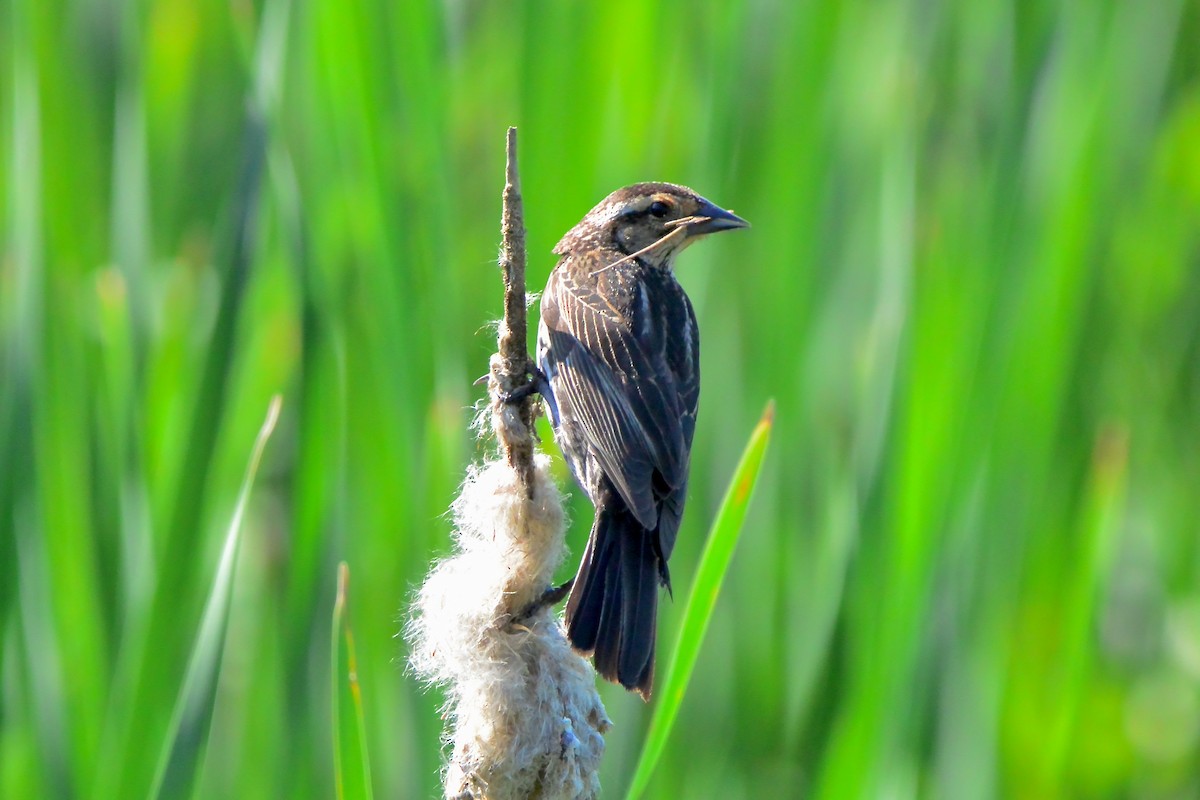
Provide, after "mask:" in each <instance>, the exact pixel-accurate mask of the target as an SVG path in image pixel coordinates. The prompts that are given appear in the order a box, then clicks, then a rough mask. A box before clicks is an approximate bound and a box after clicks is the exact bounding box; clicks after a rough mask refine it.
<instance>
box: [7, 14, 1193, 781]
mask: <svg viewBox="0 0 1200 800" xmlns="http://www.w3.org/2000/svg"><path fill="white" fill-rule="evenodd" d="M0 42H2V43H3V44H2V45H0V87H2V88H0V152H2V153H3V157H2V158H0V187H2V191H0V225H2V227H0V347H2V349H0V354H2V359H3V360H2V361H0V796H2V797H4V798H14V799H16V798H56V797H88V798H130V797H139V796H144V795H145V793H146V791H147V789H148V787H149V786H150V785H151V780H152V778H153V776H154V774H155V769H156V765H157V764H158V761H159V758H160V756H161V754H162V751H163V747H164V745H163V737H164V735H165V733H164V732H165V731H166V730H167V729H168V721H169V718H170V716H171V713H172V708H173V706H174V704H175V701H176V698H177V696H178V695H179V694H180V691H181V687H182V686H183V683H184V669H185V665H186V662H187V658H188V654H189V652H190V649H191V647H192V645H193V642H195V641H196V638H197V633H196V631H197V628H198V626H199V620H200V612H201V608H202V606H203V603H204V599H205V597H206V596H207V594H208V592H209V590H210V588H211V586H212V585H213V582H214V575H215V574H216V571H217V563H218V557H219V549H220V546H221V542H222V540H223V536H224V533H225V530H226V527H227V525H228V524H229V520H230V516H231V514H232V513H233V510H234V506H235V500H236V495H237V490H238V487H239V485H240V483H241V480H242V477H243V474H244V470H245V466H246V463H247V459H248V457H249V453H250V450H251V446H252V443H253V441H254V437H255V433H256V431H257V430H258V427H259V425H260V424H261V421H262V419H263V417H264V415H265V413H266V409H267V406H268V402H269V399H270V398H271V396H272V395H274V394H277V393H278V394H281V395H282V397H283V413H282V417H281V419H280V422H279V429H278V430H277V431H276V433H275V435H274V438H273V439H272V440H271V441H270V443H269V444H268V446H267V450H266V455H265V458H264V462H263V466H262V468H261V471H260V474H259V478H258V482H257V485H256V486H255V489H254V493H253V495H252V499H251V502H250V505H249V508H248V516H247V518H246V521H245V526H244V531H243V541H242V548H241V552H240V556H239V559H238V562H237V571H236V575H235V578H234V582H233V599H232V603H231V606H230V610H229V614H228V629H227V632H226V637H225V648H224V654H223V657H222V660H221V669H220V674H219V681H218V683H217V686H216V692H215V695H214V698H213V701H212V706H211V709H210V710H211V711H212V714H213V724H212V729H211V734H210V735H209V736H208V737H207V739H206V740H201V741H199V742H196V743H193V744H194V745H195V746H196V747H198V748H199V750H198V752H199V753H201V758H200V761H199V766H198V769H197V771H196V773H195V779H194V783H192V784H190V785H189V784H187V783H186V782H185V783H184V784H182V785H180V786H175V787H173V788H172V787H168V789H169V790H170V791H169V794H170V793H175V794H177V795H178V796H196V797H205V798H209V797H212V798H217V797H237V798H277V797H287V798H292V797H296V798H301V797H330V796H332V795H333V792H334V786H333V757H332V743H331V742H332V736H333V728H334V723H333V722H332V721H331V719H330V717H331V712H330V696H331V675H330V672H331V668H330V638H331V613H332V607H333V599H334V590H335V576H336V571H337V564H338V563H339V562H340V561H343V560H344V561H346V562H347V564H348V565H349V570H350V576H351V578H350V591H349V597H348V603H349V606H348V608H349V615H350V617H349V618H350V620H351V623H352V625H353V629H354V635H355V637H356V639H355V640H356V645H357V655H358V664H357V674H358V678H359V680H360V685H361V691H362V697H363V704H364V705H363V708H364V719H365V734H366V740H367V742H368V746H369V753H370V761H371V773H372V781H373V784H374V788H375V792H376V796H378V797H399V798H410V797H411V798H421V797H432V796H435V795H436V794H437V793H438V770H439V766H440V763H441V761H440V760H441V757H442V753H441V749H440V745H439V733H440V730H441V721H440V719H439V718H438V710H437V709H438V705H439V702H440V697H439V695H438V693H437V692H436V691H434V692H426V691H423V690H422V689H421V688H420V687H419V686H417V685H416V684H415V683H414V682H413V680H412V679H411V678H409V677H408V676H406V674H405V672H404V667H403V665H404V659H405V645H404V643H403V641H402V640H401V639H398V638H397V637H396V633H397V631H398V630H399V629H400V627H401V625H402V622H403V619H404V616H405V613H406V612H405V608H406V605H407V603H408V602H409V599H410V597H411V594H412V591H413V590H414V588H415V587H416V586H417V585H418V584H419V582H420V580H421V578H422V575H423V574H424V572H425V571H426V569H427V567H428V564H429V562H430V559H431V558H432V557H435V556H437V555H439V554H444V553H445V552H447V550H448V534H449V530H450V526H449V522H448V519H447V517H446V516H445V511H446V509H447V507H448V505H449V503H450V501H451V500H452V498H453V497H454V494H455V490H456V486H457V484H458V482H459V481H460V480H461V477H462V475H463V472H464V469H465V467H466V466H467V464H469V463H470V462H472V461H478V460H480V459H481V458H483V457H484V456H485V455H486V454H487V453H488V452H489V451H488V445H486V444H479V443H477V442H476V441H475V439H474V437H473V435H472V432H471V431H470V430H469V429H468V422H469V420H470V418H471V416H472V410H471V407H472V404H473V403H475V402H476V401H477V400H478V399H479V397H480V395H481V390H480V389H477V388H474V387H473V386H472V381H474V379H475V378H477V377H478V376H480V375H482V374H483V373H484V372H485V370H486V364H487V359H488V356H489V354H490V353H491V352H492V350H493V348H494V337H493V331H492V329H491V328H490V327H489V321H490V320H493V319H495V318H496V317H498V316H499V313H500V290H499V276H498V273H497V270H496V268H495V256H496V251H497V245H498V240H499V233H498V223H499V215H500V206H499V199H500V190H501V184H502V174H503V138H504V131H505V128H506V127H507V126H508V125H510V124H515V125H517V126H519V128H520V137H521V168H522V174H523V183H524V186H523V188H524V193H525V200H526V213H527V222H528V225H529V252H530V256H531V259H530V267H529V271H530V283H531V285H532V286H534V287H535V288H536V287H539V286H540V285H541V284H542V282H543V281H544V280H545V278H546V276H547V275H548V273H549V271H550V269H551V267H552V265H553V257H552V256H551V254H550V249H551V247H552V246H553V244H554V243H555V242H556V241H557V238H558V237H559V236H560V235H561V234H562V233H563V232H564V231H565V230H566V229H567V228H568V227H570V226H571V225H572V224H573V223H574V222H575V221H576V220H578V218H579V217H580V216H582V214H583V213H584V212H585V211H586V210H587V209H588V208H590V207H591V206H592V205H593V204H594V203H595V202H596V201H597V200H599V199H600V198H601V197H603V196H604V195H605V194H607V193H608V192H609V191H611V190H613V189H615V188H617V187H619V186H622V185H624V184H627V183H631V182H634V181H638V180H646V179H663V180H672V181H677V182H681V183H686V184H688V185H691V186H693V187H694V188H696V189H697V190H698V191H700V192H701V193H702V194H705V195H706V196H708V197H709V198H711V199H713V200H714V201H716V202H718V203H720V204H722V205H724V206H727V207H731V208H733V209H735V210H736V211H737V212H738V213H740V214H742V215H743V216H745V217H746V218H748V219H749V220H751V221H752V222H753V224H754V228H753V229H752V230H751V231H749V232H746V233H739V234H737V235H730V236H727V237H717V238H716V239H714V240H712V241H710V242H706V243H705V244H704V245H703V246H701V247H697V248H694V249H693V250H691V251H689V252H688V253H687V255H686V256H685V257H684V258H683V259H682V261H681V263H680V265H679V277H680V280H681V282H682V283H683V284H684V286H685V288H686V289H687V290H688V291H689V293H690V294H691V297H692V298H693V301H694V302H695V305H696V307H697V311H698V314H699V317H700V323H701V330H702V333H703V369H704V374H705V384H704V389H703V394H702V399H701V418H700V425H699V430H698V433H697V436H696V448H695V452H694V457H693V481H692V491H691V497H690V501H689V509H688V514H687V518H686V519H685V522H684V527H683V530H682V531H681V533H680V537H679V546H678V549H677V551H676V555H675V556H674V559H673V561H672V571H673V575H674V576H675V587H676V601H675V602H674V603H671V602H666V603H664V605H663V608H662V611H661V614H660V624H659V631H660V633H659V636H660V642H661V645H660V659H663V658H666V657H668V655H669V653H670V651H671V649H672V647H673V642H674V636H675V633H676V630H677V624H678V620H679V615H680V612H681V606H682V603H681V602H680V598H681V597H683V596H684V595H685V593H686V592H687V591H688V589H689V587H690V581H691V575H692V572H693V569H694V565H695V562H696V559H697V557H698V555H699V552H700V548H701V546H702V543H703V540H704V536H705V533H706V531H707V528H708V525H709V523H710V522H711V519H712V516H713V513H714V511H715V508H716V506H717V505H718V503H719V502H720V498H721V496H722V493H723V491H724V487H725V485H726V483H727V481H728V480H729V477H730V474H731V472H732V470H733V467H734V465H735V463H736V460H737V456H738V454H739V453H740V451H741V448H742V446H743V445H744V443H745V441H746V437H747V436H748V434H749V432H750V430H751V428H752V427H753V424H754V421H755V420H756V419H757V417H758V415H759V414H760V412H761V410H762V408H763V407H764V405H765V404H766V402H767V400H768V398H772V397H773V398H775V400H776V403H777V418H776V429H775V435H774V438H773V441H772V449H771V452H770V453H769V456H768V461H767V463H766V466H765V470H764V475H763V478H762V481H761V483H760V485H759V489H758V493H757V495H756V497H755V501H754V506H753V508H752V510H751V515H750V517H749V520H748V526H747V529H746V531H745V532H744V534H743V537H742V540H741V542H740V544H739V548H738V552H737V554H736V556H735V559H734V562H733V566H732V568H731V572H730V574H729V575H728V577H727V580H726V583H725V586H724V590H723V593H722V595H721V597H720V600H719V601H718V603H717V608H716V617H715V620H714V622H713V626H712V628H711V629H710V631H709V635H708V638H707V641H706V644H705V646H704V648H703V651H702V652H701V655H700V661H699V665H698V668H697V672H696V674H695V676H694V678H693V682H692V685H691V688H690V691H689V693H688V695H687V697H686V699H685V701H684V705H683V709H682V717H681V719H680V722H679V725H678V727H677V728H676V730H675V733H674V734H673V737H672V739H671V742H670V744H669V746H668V749H667V752H666V754H665V757H664V760H663V761H662V762H661V764H660V766H659V769H658V771H657V772H656V775H655V778H654V781H653V783H652V785H651V791H650V795H651V796H653V797H664V798H666V797H671V798H674V797H687V798H710V797H714V798H715V797H720V798H751V797H754V798H760V797H807V796H811V797H822V798H844V797H866V798H876V797H887V798H906V797H938V798H993V797H1019V798H1053V797H1088V798H1090V797H1095V798H1107V797H1145V798H1184V797H1195V796H1197V795H1200V413H1198V412H1200V4H1198V3H1197V2H1195V0H1187V1H1186V2H1185V1H1184V0H1156V1H1155V2H1133V0H1094V1H1093V2H1082V1H1075V0H1064V1H1063V2H1052V1H1051V0H1017V1H1014V0H977V2H972V3H951V2H945V1H944V0H842V1H841V2H781V3H774V2H746V3H737V2H723V1H720V0H695V1H692V2H682V1H681V0H670V1H669V2H661V3H658V2H646V0H605V2H602V3H585V2H552V0H540V1H537V0H527V1H524V2H516V1H514V2H483V1H482V0H443V2H429V1H428V0H399V1H396V2H376V0H338V1H337V2H334V1H333V0H292V1H291V2H289V0H262V2H259V0H228V2H197V1H196V0H142V1H141V2H109V1H107V0H4V2H3V4H2V5H0ZM546 447H547V448H548V449H550V450H551V451H553V445H552V444H551V443H550V441H549V437H547V444H546ZM560 467H561V463H560ZM560 474H561V477H562V479H563V481H564V483H565V482H566V481H567V480H568V478H567V475H566V473H565V470H564V471H561V472H560ZM574 494H575V496H574V498H573V499H572V514H573V517H574V519H575V524H574V529H573V531H572V533H571V545H572V548H573V551H574V552H575V553H578V552H579V551H580V550H581V549H582V545H583V541H584V536H585V534H586V529H587V525H588V520H590V514H591V511H590V508H589V507H588V506H587V503H586V500H585V499H583V498H582V496H581V495H580V493H579V492H577V491H576V492H574ZM572 565H573V562H572V564H569V565H566V566H564V569H563V577H564V578H565V577H566V576H567V575H568V574H569V573H570V572H571V571H572ZM604 691H605V695H604V696H605V698H606V701H607V704H608V708H609V712H610V714H611V716H612V717H613V719H614V720H615V722H616V726H615V728H614V729H613V731H612V732H611V734H610V737H609V753H608V755H607V757H606V763H605V771H604V776H603V777H604V782H605V786H606V789H607V791H606V795H607V796H609V797H620V796H622V794H623V791H624V789H625V787H626V786H627V784H628V780H629V777H630V773H631V770H632V766H633V764H634V762H635V760H636V757H637V754H638V752H639V750H640V747H641V743H642V737H643V732H644V728H645V725H646V722H647V720H648V713H649V709H648V708H647V707H646V706H644V705H643V704H642V703H641V701H640V700H638V699H636V698H634V697H632V696H628V695H626V694H624V693H622V692H620V691H619V690H613V689H612V688H611V687H605V690H604Z"/></svg>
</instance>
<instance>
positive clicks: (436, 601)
mask: <svg viewBox="0 0 1200 800" xmlns="http://www.w3.org/2000/svg"><path fill="white" fill-rule="evenodd" d="M507 153H508V160H507V169H506V181H505V188H504V215H503V221H502V228H503V237H504V244H503V250H502V255H501V260H500V263H501V267H502V268H503V273H504V296H505V299H504V320H503V321H502V322H501V324H500V332H499V343H498V349H499V352H497V353H496V354H495V355H494V356H493V357H492V360H491V371H490V374H489V379H488V391H489V395H490V399H491V402H490V405H489V407H488V412H489V414H488V416H489V420H488V421H489V424H488V425H485V426H483V427H484V428H485V429H487V428H490V430H491V431H492V432H493V433H494V435H495V437H496V441H497V444H498V446H499V451H500V452H499V453H498V455H497V456H496V457H495V458H494V459H493V460H491V461H488V462H487V463H485V464H483V465H482V466H480V467H472V468H471V469H469V470H468V472H467V478H466V481H465V482H464V483H463V487H462V492H461V494H460V495H459V497H458V499H457V500H456V501H455V502H454V505H453V508H452V511H453V514H454V522H455V532H454V542H455V549H454V552H453V553H452V554H451V555H450V556H449V557H448V558H446V559H445V560H443V561H441V562H439V563H438V564H436V565H435V566H434V567H433V569H432V571H431V572H430V574H429V576H428V578H427V579H426V581H425V584H424V586H422V587H421V590H420V592H419V594H418V596H417V600H416V603H415V604H414V607H413V614H412V618H411V621H410V622H409V625H408V628H407V631H406V634H407V638H408V640H409V643H410V645H411V648H412V649H411V655H410V659H409V663H410V665H411V667H412V669H413V671H414V672H416V674H417V675H419V676H420V677H421V678H422V679H424V680H426V681H428V682H430V683H433V684H438V685H441V686H444V687H445V690H446V694H447V699H446V707H445V709H444V716H445V718H446V720H447V724H448V730H447V732H446V738H447V741H448V744H449V745H450V746H451V748H452V751H451V755H450V761H449V764H448V765H447V767H446V772H445V796H446V797H447V798H454V800H466V799H467V798H471V800H484V799H485V798H486V799H487V800H509V799H510V798H511V799H512V800H517V799H518V798H520V800H525V799H526V798H539V799H540V800H559V798H564V799H565V798H591V797H595V796H597V795H598V793H599V791H600V781H599V775H598V773H599V768H600V759H601V756H602V755H603V753H604V733H605V732H606V731H607V730H608V728H609V726H610V724H611V723H610V722H609V720H608V716H607V714H606V713H605V710H604V706H603V704H602V703H601V702H600V697H599V695H598V694H597V692H596V685H595V674H594V672H593V670H592V668H591V665H589V664H588V663H587V662H586V661H585V660H584V659H583V658H581V657H580V656H579V655H578V654H577V653H575V652H574V651H573V650H572V649H571V646H570V644H569V643H568V642H567V639H566V634H565V632H564V630H563V627H562V623H561V621H560V620H559V618H558V616H557V615H555V614H554V612H553V610H552V609H551V608H550V607H549V606H545V605H541V604H539V602H538V601H539V600H540V599H541V598H542V597H543V596H544V594H545V592H546V590H547V589H549V588H550V586H551V584H552V581H553V579H554V571H555V569H556V568H557V567H558V566H559V564H561V562H562V560H563V557H564V555H565V543H564V536H565V529H566V521H565V517H564V514H563V508H562V496H561V495H560V493H559V491H558V487H557V486H556V485H555V483H554V480H553V478H552V477H551V475H550V470H549V465H550V464H549V462H550V460H549V457H548V456H546V455H544V454H540V453H537V452H536V447H535V436H534V432H533V420H534V414H535V408H536V407H535V400H534V398H532V397H526V398H524V399H522V400H520V401H516V402H510V401H506V400H505V399H503V398H505V397H506V396H507V395H509V394H511V393H512V392H513V391H514V390H516V389H517V388H519V387H520V386H522V385H524V384H525V383H526V381H527V380H528V373H529V369H530V366H531V365H530V364H529V363H528V350H527V331H526V315H525V310H526V303H527V301H526V293H525V226H524V221H523V216H522V209H521V196H520V182H519V180H518V175H517V162H516V130H515V129H513V128H510V129H509V131H508V148H507ZM531 609H532V611H531Z"/></svg>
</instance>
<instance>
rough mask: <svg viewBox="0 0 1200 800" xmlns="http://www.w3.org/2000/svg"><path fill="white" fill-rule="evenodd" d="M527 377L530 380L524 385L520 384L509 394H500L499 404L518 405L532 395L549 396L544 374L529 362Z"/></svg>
mask: <svg viewBox="0 0 1200 800" xmlns="http://www.w3.org/2000/svg"><path fill="white" fill-rule="evenodd" d="M529 376H530V378H529V380H528V381H527V382H526V383H523V384H521V385H520V386H518V387H517V388H516V389H513V390H512V391H511V392H501V393H500V402H501V403H519V402H520V401H522V400H524V399H525V398H526V397H529V396H530V395H532V394H540V395H542V396H543V397H547V396H549V394H550V383H549V381H547V380H546V373H544V372H542V371H541V370H540V369H538V368H537V367H536V366H534V365H533V362H532V361H530V365H529Z"/></svg>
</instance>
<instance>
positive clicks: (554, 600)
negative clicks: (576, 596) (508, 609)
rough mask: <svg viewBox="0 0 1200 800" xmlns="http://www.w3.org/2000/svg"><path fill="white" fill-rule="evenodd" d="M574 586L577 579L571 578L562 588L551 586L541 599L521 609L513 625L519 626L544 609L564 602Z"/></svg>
mask: <svg viewBox="0 0 1200 800" xmlns="http://www.w3.org/2000/svg"><path fill="white" fill-rule="evenodd" d="M574 585H575V579H574V578H571V580H569V581H567V582H566V583H564V584H563V585H562V586H551V587H550V588H549V589H547V590H546V591H544V592H542V596H541V597H539V598H538V599H537V600H534V601H533V602H532V603H530V604H529V605H527V606H525V608H523V609H521V612H520V613H519V614H517V615H516V616H515V617H513V619H512V624H513V625H519V624H521V623H522V622H525V620H527V619H529V618H530V617H532V616H533V615H534V614H536V613H537V612H539V611H541V610H542V609H543V608H547V607H548V606H555V605H558V604H559V603H561V602H562V600H563V598H564V597H566V596H567V594H568V593H570V591H571V587H572V586H574Z"/></svg>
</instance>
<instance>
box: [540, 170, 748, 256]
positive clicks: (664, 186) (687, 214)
mask: <svg viewBox="0 0 1200 800" xmlns="http://www.w3.org/2000/svg"><path fill="white" fill-rule="evenodd" d="M749 225H750V223H748V222H746V220H744V219H742V218H741V217H739V216H738V215H737V214H734V213H733V212H732V211H726V210H725V209H723V208H721V207H719V206H717V205H715V204H713V203H711V202H709V201H708V200H705V199H704V198H703V197H701V196H700V195H698V194H696V193H695V192H693V191H692V190H691V189H689V188H687V187H686V186H678V185H676V184H673V183H637V184H634V185H633V186H626V187H625V188H624V189H618V190H617V191H615V192H613V193H612V194H610V195H609V196H608V197H606V198H604V199H603V200H602V201H600V204H599V205H597V206H596V207H595V208H593V209H592V210H591V211H589V212H588V213H587V216H585V217H584V218H583V219H582V220H580V222H579V224H578V225H576V226H575V227H574V228H572V229H571V230H569V231H567V233H566V235H565V236H563V238H562V240H561V241H559V243H558V244H557V245H556V246H555V248H554V252H555V253H557V254H559V255H564V254H566V253H568V252H571V251H572V250H573V249H575V248H577V247H578V246H580V245H592V246H597V247H611V248H614V249H616V250H619V251H621V252H622V253H624V254H625V255H627V256H633V255H641V256H643V257H645V258H646V259H647V260H649V261H651V262H655V263H659V264H667V265H669V264H670V262H671V259H672V258H673V257H674V256H675V254H677V253H678V252H679V251H680V250H682V249H683V248H685V247H687V246H688V245H689V244H691V243H692V242H694V241H696V240H697V239H699V238H701V237H702V236H706V235H708V234H710V233H717V232H718V231H727V230H734V229H736V228H746V227H749Z"/></svg>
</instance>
